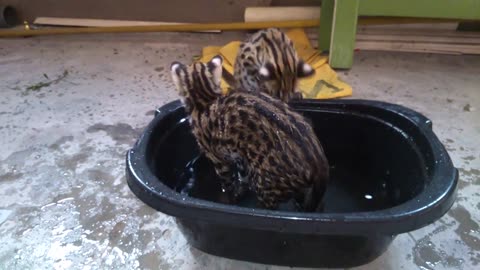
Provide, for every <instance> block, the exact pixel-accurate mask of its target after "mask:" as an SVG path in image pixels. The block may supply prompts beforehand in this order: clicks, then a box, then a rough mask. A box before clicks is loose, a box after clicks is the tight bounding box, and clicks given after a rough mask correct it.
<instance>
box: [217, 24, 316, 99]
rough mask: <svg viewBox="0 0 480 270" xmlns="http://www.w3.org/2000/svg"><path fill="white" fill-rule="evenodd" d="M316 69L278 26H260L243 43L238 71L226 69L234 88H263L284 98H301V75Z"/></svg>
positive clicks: (251, 89) (270, 93) (305, 75)
mask: <svg viewBox="0 0 480 270" xmlns="http://www.w3.org/2000/svg"><path fill="white" fill-rule="evenodd" d="M314 73H315V70H314V69H313V68H312V67H311V66H310V65H308V64H306V63H305V62H303V60H301V59H300V58H299V57H298V55H297V52H296V50H295V48H294V45H293V42H292V41H291V40H290V39H289V38H288V37H287V35H286V34H285V33H283V32H282V31H280V30H279V29H277V28H268V29H265V30H260V31H258V32H256V33H255V34H253V35H252V36H251V37H250V38H248V39H247V40H246V41H245V42H243V43H242V44H241V45H240V48H239V50H238V54H237V57H236V59H235V66H234V74H233V78H231V77H232V76H228V75H229V74H228V73H227V72H226V71H224V77H225V79H226V81H227V82H229V84H230V85H231V86H232V88H242V89H245V90H250V91H260V92H264V93H267V94H269V95H270V96H272V97H275V98H279V99H281V100H282V101H284V102H288V101H289V100H290V99H292V98H295V99H301V98H302V94H301V93H300V92H297V90H296V88H297V80H298V78H305V77H309V76H311V75H313V74H314Z"/></svg>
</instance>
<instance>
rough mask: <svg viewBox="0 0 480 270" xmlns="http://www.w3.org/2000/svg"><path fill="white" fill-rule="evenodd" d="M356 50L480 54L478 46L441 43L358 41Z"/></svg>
mask: <svg viewBox="0 0 480 270" xmlns="http://www.w3.org/2000/svg"><path fill="white" fill-rule="evenodd" d="M356 48H357V49H360V50H379V51H404V52H407V51H412V52H425V53H448V52H450V53H455V54H480V46H478V45H466V44H441V43H425V42H423V43H411V42H397V41H382V42H380V41H358V42H357V43H356Z"/></svg>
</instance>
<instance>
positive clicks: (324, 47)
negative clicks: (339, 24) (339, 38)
mask: <svg viewBox="0 0 480 270" xmlns="http://www.w3.org/2000/svg"><path fill="white" fill-rule="evenodd" d="M334 5H335V0H323V1H322V6H321V7H320V26H319V27H318V49H319V50H320V51H330V41H331V35H332V23H333V7H334Z"/></svg>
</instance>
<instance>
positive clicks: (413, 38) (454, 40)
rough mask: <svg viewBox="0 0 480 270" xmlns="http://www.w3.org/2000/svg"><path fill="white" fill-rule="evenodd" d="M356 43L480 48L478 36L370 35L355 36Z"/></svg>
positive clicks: (479, 36) (479, 37)
mask: <svg viewBox="0 0 480 270" xmlns="http://www.w3.org/2000/svg"><path fill="white" fill-rule="evenodd" d="M356 40H357V41H360V40H361V41H403V42H426V43H442V44H477V45H479V46H480V35H478V36H477V37H454V36H453V37H452V36H423V35H422V36H421V35H395V34H392V35H372V34H357V37H356Z"/></svg>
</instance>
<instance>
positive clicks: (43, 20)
mask: <svg viewBox="0 0 480 270" xmlns="http://www.w3.org/2000/svg"><path fill="white" fill-rule="evenodd" d="M33 23H34V24H38V25H55V26H79V27H118V26H147V25H182V24H185V23H172V22H149V21H124V20H100V19H80V18H53V17H38V18H36V19H35V21H34V22H33ZM198 32H208V33H220V32H221V31H220V30H206V31H198Z"/></svg>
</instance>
